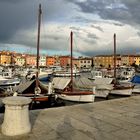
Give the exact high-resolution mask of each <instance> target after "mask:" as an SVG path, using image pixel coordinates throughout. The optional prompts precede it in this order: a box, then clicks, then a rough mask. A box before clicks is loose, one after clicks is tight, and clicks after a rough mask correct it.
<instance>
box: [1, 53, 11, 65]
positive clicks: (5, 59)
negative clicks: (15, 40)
mask: <svg viewBox="0 0 140 140" xmlns="http://www.w3.org/2000/svg"><path fill="white" fill-rule="evenodd" d="M0 64H2V65H10V64H11V53H10V52H9V51H1V52H0Z"/></svg>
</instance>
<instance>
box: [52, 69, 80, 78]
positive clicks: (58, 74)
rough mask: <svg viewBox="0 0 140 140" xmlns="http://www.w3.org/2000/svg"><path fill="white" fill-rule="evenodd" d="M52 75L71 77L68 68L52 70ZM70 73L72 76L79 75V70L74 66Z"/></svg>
mask: <svg viewBox="0 0 140 140" xmlns="http://www.w3.org/2000/svg"><path fill="white" fill-rule="evenodd" d="M53 75H54V76H55V77H71V71H70V70H67V71H66V70H63V71H58V72H54V74H53ZM72 75H73V77H77V76H80V72H79V71H78V70H77V69H76V68H74V69H73V73H72Z"/></svg>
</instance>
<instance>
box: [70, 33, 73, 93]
mask: <svg viewBox="0 0 140 140" xmlns="http://www.w3.org/2000/svg"><path fill="white" fill-rule="evenodd" d="M70 46H71V59H70V60H71V63H70V64H71V65H70V67H71V91H73V61H72V58H73V54H72V52H73V32H72V31H71V33H70Z"/></svg>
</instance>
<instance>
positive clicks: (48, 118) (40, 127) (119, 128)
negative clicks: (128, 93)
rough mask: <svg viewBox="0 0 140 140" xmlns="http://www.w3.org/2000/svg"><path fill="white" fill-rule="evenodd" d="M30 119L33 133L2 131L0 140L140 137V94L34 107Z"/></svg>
mask: <svg viewBox="0 0 140 140" xmlns="http://www.w3.org/2000/svg"><path fill="white" fill-rule="evenodd" d="M15 119H16V118H15ZM30 120H31V124H32V131H31V133H29V134H26V135H22V136H14V137H8V136H4V135H3V134H2V133H1V131H0V140H139V139H140V96H132V97H128V98H121V99H114V100H107V101H102V102H95V103H90V104H82V105H81V104H80V105H73V106H65V107H59V108H49V109H43V110H34V111H30ZM2 122H3V114H1V115H0V124H2Z"/></svg>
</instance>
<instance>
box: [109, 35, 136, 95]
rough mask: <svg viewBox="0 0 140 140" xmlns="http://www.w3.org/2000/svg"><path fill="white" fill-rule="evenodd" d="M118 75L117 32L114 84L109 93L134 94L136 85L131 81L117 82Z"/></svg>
mask: <svg viewBox="0 0 140 140" xmlns="http://www.w3.org/2000/svg"><path fill="white" fill-rule="evenodd" d="M116 75H117V73H116V34H114V85H113V89H112V90H111V91H110V93H109V94H113V95H121V96H130V95H131V94H132V89H133V88H134V85H132V84H129V83H124V84H117V78H116Z"/></svg>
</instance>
